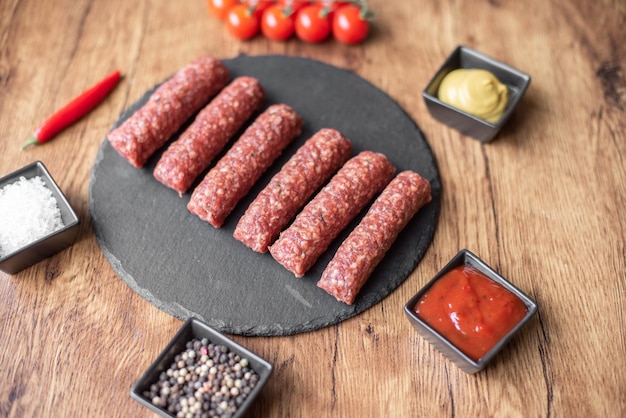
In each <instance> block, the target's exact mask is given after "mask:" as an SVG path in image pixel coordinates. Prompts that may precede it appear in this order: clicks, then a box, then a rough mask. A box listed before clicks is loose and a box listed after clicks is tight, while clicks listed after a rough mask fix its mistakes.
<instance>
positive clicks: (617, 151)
mask: <svg viewBox="0 0 626 418" xmlns="http://www.w3.org/2000/svg"><path fill="white" fill-rule="evenodd" d="M369 5H370V8H371V9H372V10H373V11H374V13H375V20H374V23H373V28H372V31H371V34H370V37H369V38H368V40H367V42H365V43H363V44H360V45H358V46H345V45H342V44H339V43H337V42H335V41H328V42H325V43H323V44H317V45H313V44H305V43H302V42H300V41H297V40H291V41H289V42H286V43H280V42H272V41H269V40H266V39H264V38H262V37H258V38H256V39H253V40H251V41H248V42H241V41H238V40H236V39H234V38H232V37H231V36H229V35H228V34H227V33H226V32H225V29H224V27H223V25H222V23H221V22H219V21H217V20H216V19H214V18H212V17H210V16H209V15H208V13H207V10H206V6H205V3H204V2H203V1H199V0H197V1H184V2H178V1H162V0H161V1H159V0H143V1H137V2H129V1H125V0H109V1H93V0H73V1H69V0H59V1H55V2H41V1H35V0H3V1H2V2H1V3H0V132H1V139H0V175H5V174H8V173H9V172H11V171H13V170H16V169H18V168H20V167H22V166H24V165H26V164H28V163H30V162H32V161H35V160H40V161H42V162H43V163H44V164H45V165H46V167H47V168H48V169H49V171H50V172H51V173H52V175H53V177H54V178H55V179H56V181H57V182H58V184H59V185H60V187H61V189H62V190H63V191H64V192H65V194H66V196H67V197H68V199H69V201H70V203H71V204H72V205H73V207H74V208H75V209H76V211H77V212H78V215H79V216H80V218H81V219H82V224H81V227H80V233H79V236H78V239H77V241H76V243H75V244H74V245H73V246H72V247H70V248H68V249H66V250H64V251H62V252H61V253H59V254H57V255H55V256H52V257H50V258H49V259H46V260H44V261H42V262H40V263H39V264H37V265H35V266H33V267H31V268H28V269H26V270H24V271H22V272H21V273H19V274H16V275H7V274H4V273H0V300H1V301H2V302H1V304H0V325H1V327H2V338H0V370H2V385H0V416H10V417H22V416H37V417H43V416H58V417H69V416H85V417H87V416H88V417H95V416H114V417H122V416H124V417H126V416H133V417H140V416H151V413H150V412H149V411H148V410H147V409H145V408H144V407H142V406H140V405H139V404H138V403H137V402H135V401H133V400H131V398H130V396H129V389H130V387H131V385H132V383H133V382H134V381H135V380H136V379H137V378H138V377H139V376H140V375H141V373H142V372H143V371H144V370H145V368H146V367H147V366H148V365H149V364H150V363H151V361H152V360H153V359H154V358H155V357H156V356H157V355H158V353H159V352H160V351H161V350H162V348H163V347H164V346H165V344H166V343H167V342H168V341H169V339H170V338H171V337H172V336H173V334H174V333H175V332H176V331H177V329H178V328H179V327H180V326H181V321H180V320H178V319H176V318H173V317H171V316H170V315H168V314H166V313H164V312H162V311H160V310H158V309H157V308H155V307H153V306H152V305H151V304H149V303H148V302H146V301H145V300H143V299H142V298H140V297H139V296H137V295H136V294H135V293H133V291H131V289H130V288H129V287H128V286H127V285H126V284H125V283H124V282H123V281H122V280H121V279H120V278H119V277H118V276H117V275H116V273H115V272H114V270H113V269H112V268H111V266H110V265H109V263H108V262H107V260H106V259H105V257H104V256H103V253H102V252H101V250H100V248H99V247H98V244H97V242H96V238H95V235H94V230H93V228H92V225H91V222H90V216H89V207H88V187H89V174H90V170H91V167H92V165H93V162H94V158H95V156H96V152H97V150H98V147H99V145H100V143H101V141H102V140H103V138H104V136H105V134H106V132H107V130H108V129H109V128H110V127H111V125H112V123H113V121H115V120H116V119H117V117H118V116H119V114H120V113H121V112H122V111H123V110H124V109H125V108H126V107H127V106H129V105H130V104H131V103H133V102H134V101H135V100H136V99H138V98H139V97H140V96H141V95H142V93H143V92H144V91H145V90H147V89H148V88H149V87H151V86H152V85H153V84H155V83H156V82H158V81H161V80H162V79H163V78H164V77H166V76H168V75H170V74H171V73H173V72H175V71H176V70H178V69H179V68H181V67H182V66H184V65H185V64H187V63H188V62H189V61H190V60H191V59H193V58H194V57H196V56H199V55H203V54H207V55H213V56H216V57H220V58H229V57H234V56H237V55H238V54H248V55H262V54H285V55H290V56H304V57H310V58H315V59H318V60H321V61H324V62H326V63H329V64H333V65H335V66H337V67H342V68H346V69H349V70H351V71H354V72H355V73H356V74H358V75H360V76H361V77H363V78H365V79H367V80H369V81H370V82H371V83H373V84H374V85H375V86H377V87H379V88H380V89H382V90H384V91H385V92H386V93H388V94H389V95H390V96H391V97H392V98H394V99H395V100H396V101H397V102H398V103H399V104H400V105H401V106H402V107H403V108H404V109H405V110H406V112H407V113H408V114H409V115H410V116H411V117H412V118H413V119H414V120H415V121H416V122H417V124H418V125H419V126H420V128H421V129H422V130H423V132H424V134H425V136H426V138H427V140H428V142H429V143H430V145H431V147H432V149H433V152H434V154H435V156H436V158H437V162H438V165H439V169H440V173H441V179H442V186H443V195H442V210H441V214H440V218H439V224H438V226H437V230H436V233H435V236H434V241H433V242H432V244H431V246H430V247H429V249H428V251H427V253H426V255H425V256H424V258H423V260H422V261H421V263H420V264H419V265H418V267H417V268H416V269H415V270H414V271H413V272H412V273H411V274H410V276H409V277H408V278H407V280H406V281H405V282H404V283H403V284H402V285H401V286H400V287H399V288H398V289H397V290H396V291H394V292H393V293H392V294H391V295H390V296H388V297H387V298H385V299H384V300H383V301H382V302H380V303H378V304H376V305H375V306H374V307H372V308H371V309H369V310H367V311H365V312H364V313H362V314H360V315H358V316H356V317H354V318H352V319H349V320H347V321H344V322H342V323H340V324H338V325H336V326H330V327H327V328H323V329H320V330H317V331H313V332H309V333H305V334H299V335H293V336H286V337H243V336H237V335H235V336H233V338H234V339H235V340H236V341H238V342H240V343H242V344H244V345H245V346H247V347H248V348H250V349H251V350H252V351H255V352H257V353H258V354H260V355H261V356H263V357H265V358H266V359H268V360H269V361H270V362H272V363H273V364H274V366H275V370H274V374H273V375H272V377H271V380H270V382H269V384H268V385H267V386H266V387H265V388H264V390H263V392H262V394H261V396H260V398H258V401H257V402H256V403H255V405H254V407H253V410H252V412H251V414H250V415H251V416H263V417H266V416H290V417H299V416H342V417H347V416H361V417H379V416H389V417H400V416H428V417H432V416H463V417H467V416H584V417H587V416H595V417H620V416H625V415H626V356H625V354H626V331H625V330H626V322H625V321H624V317H625V316H626V238H625V237H626V217H625V216H624V213H625V212H624V209H625V208H626V117H625V116H626V112H625V111H626V43H625V42H624V40H625V35H626V31H625V29H624V28H625V27H626V26H625V24H626V3H624V1H623V0H601V1H599V2H588V1H586V0H554V1H545V0H527V1H524V2H515V1H481V2H477V1H423V2H413V1H394V2H389V1H383V0H371V1H370V2H369ZM460 44H462V45H467V46H470V47H473V48H476V49H478V50H480V51H481V52H484V53H486V54H488V55H490V56H492V57H494V58H497V59H499V60H501V61H504V62H506V63H508V64H510V65H513V66H514V67H516V68H519V69H520V70H522V71H524V72H527V73H529V74H530V75H531V76H532V83H531V86H530V88H529V90H528V91H527V93H526V95H525V96H524V98H523V100H522V102H521V103H520V105H519V108H518V109H517V110H516V111H515V113H514V115H513V117H512V119H511V120H510V121H509V123H508V124H507V125H506V127H505V128H504V129H503V131H502V132H501V134H500V135H499V136H498V137H497V139H496V140H494V141H493V142H492V143H490V144H481V143H480V142H478V141H476V140H473V139H471V138H468V137H464V136H462V135H460V134H459V133H458V132H456V131H454V130H452V129H450V128H448V127H446V126H445V125H443V124H441V123H439V122H437V121H436V120H434V119H433V118H432V117H431V116H430V114H429V113H428V111H427V109H426V106H425V104H424V102H423V100H422V98H421V90H422V89H423V88H424V86H425V85H426V83H427V82H428V80H429V79H430V77H431V76H432V74H433V73H434V72H435V71H436V69H437V68H438V67H439V65H441V63H442V62H443V60H444V59H445V58H446V57H447V56H448V55H449V54H450V53H451V52H452V50H453V49H454V48H455V47H456V46H457V45H460ZM117 68H119V69H121V70H122V71H123V73H124V78H123V80H122V82H121V83H120V84H119V85H118V87H117V88H116V90H115V91H114V92H113V94H112V95H111V96H109V98H108V99H107V100H106V101H105V102H103V103H102V104H101V105H100V106H99V107H97V108H96V109H95V110H94V111H93V112H91V113H90V114H89V115H88V116H87V117H86V118H84V119H82V120H81V121H80V122H79V123H77V124H75V125H74V126H72V127H71V128H70V129H67V130H66V131H64V132H63V133H61V134H60V135H59V136H58V137H57V138H56V139H54V140H53V141H52V142H50V143H47V144H45V145H42V146H38V147H34V148H30V149H27V150H25V151H21V150H20V146H21V145H22V143H23V142H24V140H25V139H26V138H27V137H28V135H29V134H30V133H31V132H32V130H33V129H34V128H35V127H36V125H38V124H39V122H41V121H42V120H43V119H44V118H45V117H46V116H48V115H49V114H50V113H51V112H53V111H54V110H55V109H57V108H59V107H60V106H62V105H63V104H64V103H66V102H67V101H68V100H69V99H71V98H72V97H74V96H75V95H76V94H77V93H78V92H80V91H82V90H84V89H85V88H87V87H89V86H90V85H92V84H93V83H94V82H95V81H96V80H97V79H99V78H101V77H102V76H104V75H105V74H107V73H108V72H110V71H112V70H114V69H117ZM320 111H323V109H321V110H320ZM1 221H2V220H0V222H1ZM461 248H468V249H470V250H471V251H473V252H475V253H476V254H477V255H479V256H480V257H481V258H482V259H483V260H485V261H486V262H487V263H488V264H490V265H492V266H493V267H494V268H495V269H496V270H498V271H499V272H500V273H501V274H502V275H504V276H505V277H507V278H509V279H510V280H511V281H512V282H513V283H514V284H515V285H517V286H518V287H519V288H521V289H522V290H523V291H524V292H526V293H527V294H529V295H530V296H531V297H532V298H534V299H535V300H536V301H537V302H538V304H539V313H538V315H536V316H535V318H534V319H533V320H532V321H531V322H529V323H528V324H527V325H526V327H525V328H523V331H522V332H521V334H519V335H518V336H517V337H516V338H515V339H514V340H513V341H512V342H511V343H510V344H509V345H508V346H507V347H506V348H505V350H504V351H503V352H502V353H501V354H500V355H499V356H498V357H497V358H496V360H495V361H494V362H493V363H492V364H491V365H490V366H489V367H488V368H487V369H486V370H484V371H483V372H481V373H479V374H476V375H467V374H465V373H463V372H462V371H460V369H458V368H457V367H456V366H455V365H454V364H453V363H451V362H450V361H448V360H446V359H445V358H444V357H443V356H442V355H441V354H439V352H437V351H436V350H435V349H434V348H433V347H432V346H431V345H430V344H428V343H427V342H426V341H425V340H424V339H422V338H421V337H420V336H418V335H417V333H416V332H415V331H414V330H413V328H412V327H411V325H410V323H409V322H408V321H407V319H406V318H405V316H404V313H403V311H402V309H403V306H404V304H405V302H406V301H407V300H408V299H409V298H410V297H411V296H412V295H413V294H414V293H415V292H416V291H417V290H418V289H419V288H420V287H422V286H423V285H424V284H425V283H426V282H427V281H428V280H429V279H430V278H431V277H432V276H433V275H434V274H436V273H437V271H438V270H439V269H441V268H442V267H443V266H444V265H445V263H446V262H447V261H449V259H450V258H452V257H453V256H454V255H455V254H456V252H457V251H458V250H459V249H461ZM253 309H262V307H253Z"/></svg>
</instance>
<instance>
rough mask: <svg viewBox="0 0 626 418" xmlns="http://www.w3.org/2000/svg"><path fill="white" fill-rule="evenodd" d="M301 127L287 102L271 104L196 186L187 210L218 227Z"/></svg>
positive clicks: (298, 119) (297, 116)
mask: <svg viewBox="0 0 626 418" xmlns="http://www.w3.org/2000/svg"><path fill="white" fill-rule="evenodd" d="M301 130H302V118H301V117H300V116H299V115H298V114H297V113H296V112H295V110H293V109H292V108H290V107H289V106H287V105H284V104H279V105H272V106H270V107H269V108H268V109H267V110H266V111H265V112H263V113H262V114H261V115H260V116H259V117H258V118H256V120H255V121H254V122H253V123H252V125H250V126H249V127H248V128H247V129H246V130H245V132H244V133H243V134H242V135H241V137H240V138H239V139H238V140H237V141H236V142H235V143H234V144H233V146H232V147H231V149H229V150H228V152H227V153H226V154H225V155H224V156H223V157H222V158H221V159H220V160H219V161H218V162H217V164H216V165H215V167H213V168H212V169H211V170H209V172H208V173H207V175H206V176H205V177H204V179H203V180H202V182H200V184H199V185H198V187H196V189H195V190H194V191H193V193H192V195H191V199H190V200H189V203H188V204H187V209H189V211H190V212H191V213H193V214H195V215H198V216H199V217H200V219H202V220H205V221H207V222H209V223H210V224H211V225H213V226H214V227H215V228H219V227H221V226H222V224H223V223H224V221H225V220H226V218H227V217H228V215H229V214H230V212H231V211H232V210H233V209H234V208H235V206H236V205H237V203H238V202H239V200H241V198H243V197H244V196H245V195H246V194H247V193H248V192H249V191H250V189H251V188H252V186H253V185H254V183H256V181H257V180H258V179H259V177H261V175H262V174H263V172H265V170H267V169H268V168H269V166H270V165H271V164H272V163H273V162H274V160H275V159H276V158H277V157H278V156H279V155H280V154H281V152H282V151H283V149H284V148H285V147H286V146H287V145H288V144H289V143H290V142H291V141H292V140H293V139H294V138H295V137H297V136H298V135H300V132H301Z"/></svg>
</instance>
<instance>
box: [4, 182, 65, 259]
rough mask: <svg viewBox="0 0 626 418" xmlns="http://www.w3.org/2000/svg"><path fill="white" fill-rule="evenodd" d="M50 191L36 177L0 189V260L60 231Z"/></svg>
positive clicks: (59, 220)
mask: <svg viewBox="0 0 626 418" xmlns="http://www.w3.org/2000/svg"><path fill="white" fill-rule="evenodd" d="M63 226H64V225H63V219H61V211H60V210H59V207H58V206H57V201H56V199H55V198H54V195H53V194H52V191H51V190H50V189H49V188H48V187H46V184H45V183H44V181H43V180H42V179H41V177H39V176H35V177H33V178H30V179H27V178H25V177H23V176H22V177H20V178H19V179H18V181H16V182H14V183H11V184H7V185H6V186H4V187H3V188H2V189H0V257H4V256H5V255H7V254H10V253H12V252H13V251H15V250H18V249H20V248H22V247H24V246H26V245H28V244H30V243H32V242H34V241H36V240H38V239H39V238H42V237H44V236H46V235H48V234H51V233H52V232H54V231H56V230H58V229H61V228H62V227H63Z"/></svg>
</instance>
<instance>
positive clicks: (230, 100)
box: [154, 77, 265, 196]
mask: <svg viewBox="0 0 626 418" xmlns="http://www.w3.org/2000/svg"><path fill="white" fill-rule="evenodd" d="M264 98H265V91H264V90H263V88H262V87H261V83H259V81H258V80H257V79H255V78H252V77H238V78H236V79H235V80H233V81H232V82H231V83H230V84H229V85H228V86H226V87H225V88H224V89H223V90H222V91H221V92H220V93H219V94H218V95H217V96H215V98H214V99H213V100H211V102H210V103H209V104H208V105H207V106H206V107H205V108H204V109H202V110H201V111H200V113H198V115H197V116H196V118H195V120H194V121H193V123H192V124H191V125H189V127H188V128H187V129H185V131H184V132H183V133H182V134H181V135H180V137H179V138H178V139H177V140H176V141H174V142H173V143H172V144H171V145H170V146H169V147H168V148H167V150H166V151H165V152H164V153H163V155H162V156H161V158H160V159H159V162H158V163H157V165H156V167H155V169H154V178H156V179H157V180H158V181H159V182H161V183H163V184H164V185H165V186H167V187H169V188H172V189H174V190H176V191H177V192H178V194H179V195H180V196H182V194H183V193H185V192H186V191H187V190H188V189H189V187H191V185H192V183H193V182H194V180H195V179H196V178H197V177H198V176H199V175H200V174H201V173H202V172H203V171H204V170H206V169H207V168H208V167H209V164H210V163H211V161H212V160H213V159H214V158H215V157H216V156H217V154H219V153H220V152H221V151H222V149H224V147H225V146H226V144H227V143H228V141H229V140H230V139H231V138H232V137H233V135H235V134H236V133H237V131H239V129H241V127H242V126H243V124H244V123H245V122H246V120H248V119H249V118H250V117H251V116H252V114H253V113H254V112H255V111H256V110H257V109H258V108H259V106H260V105H261V102H262V101H263V99H264Z"/></svg>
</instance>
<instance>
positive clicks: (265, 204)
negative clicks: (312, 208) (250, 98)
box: [234, 129, 352, 253]
mask: <svg viewBox="0 0 626 418" xmlns="http://www.w3.org/2000/svg"><path fill="white" fill-rule="evenodd" d="M351 151H352V143H351V142H350V141H349V140H348V139H347V138H346V137H344V136H343V135H342V134H341V133H340V132H339V131H336V130H334V129H321V130H319V131H318V132H316V133H315V134H314V135H313V136H312V137H311V138H310V139H308V140H307V141H306V142H305V143H304V145H302V146H301V147H300V148H299V149H298V151H297V152H296V153H295V154H294V155H293V156H292V157H291V158H290V159H289V161H287V163H285V165H284V166H283V167H282V168H281V170H280V172H279V173H278V174H276V175H275V176H274V177H272V180H271V181H270V182H269V184H268V185H267V186H266V187H265V188H264V189H263V190H262V191H261V192H260V193H259V194H258V195H257V197H256V198H255V199H254V201H253V202H252V203H251V204H250V206H248V209H247V210H246V213H245V214H244V215H243V216H242V217H241V219H240V220H239V222H238V223H237V227H236V228H235V232H234V237H235V239H237V240H239V241H241V242H243V243H244V244H245V245H246V246H248V247H250V248H251V249H252V250H254V251H256V252H260V253H264V252H266V251H267V247H268V246H269V245H270V244H272V242H274V240H275V239H276V237H277V236H278V234H280V231H281V230H282V229H283V228H284V227H285V226H286V225H287V223H289V221H290V220H291V219H292V218H293V217H294V216H295V215H296V213H297V212H298V210H300V209H301V208H302V207H303V206H304V205H305V203H306V202H307V201H308V199H309V198H310V197H311V195H313V193H315V191H316V190H317V189H319V188H320V187H321V186H322V184H324V182H326V180H328V179H329V178H330V177H331V176H332V175H333V173H335V172H336V171H337V170H338V169H339V168H340V167H341V166H342V165H343V164H344V163H345V162H346V161H347V160H348V158H350V153H351Z"/></svg>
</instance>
